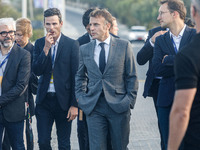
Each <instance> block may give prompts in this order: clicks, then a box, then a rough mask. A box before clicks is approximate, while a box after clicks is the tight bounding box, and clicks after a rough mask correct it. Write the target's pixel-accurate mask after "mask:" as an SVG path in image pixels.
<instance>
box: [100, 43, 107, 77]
mask: <svg viewBox="0 0 200 150" xmlns="http://www.w3.org/2000/svg"><path fill="white" fill-rule="evenodd" d="M104 44H105V43H100V44H99V45H100V46H101V52H100V55H99V69H100V71H101V73H102V74H103V72H104V69H105V66H106V57H105V48H104Z"/></svg>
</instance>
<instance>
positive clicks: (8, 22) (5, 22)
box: [0, 18, 16, 30]
mask: <svg viewBox="0 0 200 150" xmlns="http://www.w3.org/2000/svg"><path fill="white" fill-rule="evenodd" d="M0 25H6V26H13V28H14V30H16V24H15V20H14V19H13V18H0Z"/></svg>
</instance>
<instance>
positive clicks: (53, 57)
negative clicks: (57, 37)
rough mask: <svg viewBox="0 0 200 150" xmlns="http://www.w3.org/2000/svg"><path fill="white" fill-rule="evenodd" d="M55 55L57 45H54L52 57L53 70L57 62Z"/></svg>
mask: <svg viewBox="0 0 200 150" xmlns="http://www.w3.org/2000/svg"><path fill="white" fill-rule="evenodd" d="M55 53H56V45H54V47H53V55H52V57H51V61H52V68H53V67H54V62H55Z"/></svg>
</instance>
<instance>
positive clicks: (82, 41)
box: [78, 33, 90, 46]
mask: <svg viewBox="0 0 200 150" xmlns="http://www.w3.org/2000/svg"><path fill="white" fill-rule="evenodd" d="M78 42H79V45H80V46H81V45H83V44H86V43H89V42H90V36H89V34H88V33H85V34H84V35H83V36H81V37H79V38H78Z"/></svg>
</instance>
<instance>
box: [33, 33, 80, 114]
mask: <svg viewBox="0 0 200 150" xmlns="http://www.w3.org/2000/svg"><path fill="white" fill-rule="evenodd" d="M44 44H45V37H43V38H41V39H38V40H37V41H36V42H35V48H34V52H33V72H34V73H35V74H36V75H37V76H40V78H39V81H38V91H37V97H36V104H41V103H42V102H43V100H44V98H45V96H46V94H47V90H48V87H49V83H50V78H51V74H52V61H51V50H49V53H48V55H47V56H46V55H45V53H44V51H43V48H44ZM78 51H79V45H78V42H77V41H75V40H72V39H70V38H69V37H67V36H65V35H63V34H61V38H60V41H59V43H58V49H57V54H56V58H55V64H54V70H53V77H54V86H55V91H56V96H57V98H58V102H59V104H60V106H61V108H62V109H63V110H65V111H68V109H69V107H70V106H75V107H77V101H76V98H75V91H74V86H75V73H76V71H77V68H78V61H79V60H78V57H79V54H78V53H79V52H78Z"/></svg>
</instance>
